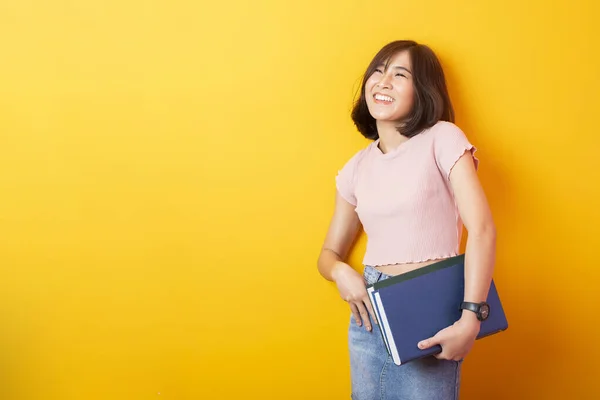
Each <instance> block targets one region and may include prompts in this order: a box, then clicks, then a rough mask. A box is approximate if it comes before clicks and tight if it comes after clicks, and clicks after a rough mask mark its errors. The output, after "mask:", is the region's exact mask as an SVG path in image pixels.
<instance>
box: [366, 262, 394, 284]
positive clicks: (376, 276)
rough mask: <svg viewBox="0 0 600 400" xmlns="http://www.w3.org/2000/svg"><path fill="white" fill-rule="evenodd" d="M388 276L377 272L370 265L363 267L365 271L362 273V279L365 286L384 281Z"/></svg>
mask: <svg viewBox="0 0 600 400" xmlns="http://www.w3.org/2000/svg"><path fill="white" fill-rule="evenodd" d="M389 277H390V275H386V274H384V273H383V272H381V271H379V270H378V269H377V268H375V267H372V266H370V265H365V270H364V272H363V278H364V279H365V282H366V284H367V285H371V284H373V283H375V282H379V281H382V280H384V279H387V278H389Z"/></svg>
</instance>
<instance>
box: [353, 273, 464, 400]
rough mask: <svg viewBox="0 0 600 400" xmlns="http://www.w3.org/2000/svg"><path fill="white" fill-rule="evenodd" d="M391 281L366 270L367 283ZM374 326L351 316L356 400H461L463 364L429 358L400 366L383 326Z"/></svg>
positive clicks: (354, 393) (387, 276) (381, 274)
mask: <svg viewBox="0 0 600 400" xmlns="http://www.w3.org/2000/svg"><path fill="white" fill-rule="evenodd" d="M387 278H389V275H386V274H383V273H381V272H379V271H378V270H377V269H375V268H373V267H370V266H366V267H365V272H364V279H365V282H366V283H367V284H371V283H374V282H378V281H381V280H384V279H387ZM371 326H372V327H373V330H372V331H371V332H369V331H367V330H366V329H365V327H364V324H363V325H362V326H358V325H357V324H356V321H354V318H353V317H351V321H350V328H349V332H348V344H349V348H350V372H351V380H352V399H353V400H456V399H458V392H459V386H460V371H461V365H462V362H460V361H448V360H438V359H437V358H435V357H425V358H422V359H418V360H414V361H411V362H408V363H406V364H403V365H400V366H398V365H396V364H394V362H393V361H392V357H391V356H389V355H388V353H387V350H386V348H385V344H384V343H383V339H382V337H381V332H379V325H376V324H374V323H373V320H371ZM423 339H426V338H423ZM415 346H416V343H415Z"/></svg>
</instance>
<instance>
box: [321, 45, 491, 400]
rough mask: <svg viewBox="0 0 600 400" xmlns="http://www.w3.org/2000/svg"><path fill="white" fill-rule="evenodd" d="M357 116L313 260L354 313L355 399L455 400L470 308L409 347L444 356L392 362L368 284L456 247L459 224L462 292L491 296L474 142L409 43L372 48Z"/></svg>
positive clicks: (427, 54) (470, 339)
mask: <svg viewBox="0 0 600 400" xmlns="http://www.w3.org/2000/svg"><path fill="white" fill-rule="evenodd" d="M352 119H353V121H354V123H355V125H356V127H357V128H358V130H359V132H360V133H361V134H362V135H364V136H365V137H367V138H368V139H372V140H373V142H371V143H370V144H369V145H368V146H367V147H366V148H364V149H362V150H360V151H359V152H358V153H356V154H355V155H354V156H353V157H352V158H351V159H350V160H349V161H348V162H347V163H346V164H345V165H344V166H343V168H342V169H341V170H340V171H339V173H338V175H337V177H336V187H337V195H336V200H335V211H334V214H333V217H332V220H331V223H330V226H329V230H328V232H327V236H326V238H325V242H324V244H323V248H322V250H321V253H320V255H319V260H318V268H319V272H320V273H321V275H322V276H323V277H324V278H325V279H328V280H330V281H333V282H335V283H336V285H337V288H338V290H339V292H340V295H341V297H342V299H343V300H344V301H346V302H348V304H349V306H350V310H351V313H352V317H351V320H350V328H349V348H350V370H351V380H352V398H353V399H355V400H373V399H386V400H388V399H410V400H419V399H423V400H446V399H456V398H457V397H458V391H459V384H460V369H461V362H462V360H463V359H464V357H465V356H466V355H467V354H468V353H469V351H470V350H471V347H472V346H473V343H474V341H475V338H476V336H477V334H478V332H479V327H480V321H479V318H478V315H477V314H476V312H473V311H471V310H463V311H462V316H461V318H460V319H459V320H458V321H456V323H454V324H453V325H452V326H449V327H447V328H445V329H443V330H441V331H440V332H438V333H437V334H436V335H435V336H433V337H431V338H423V341H421V342H419V343H415V346H417V345H418V346H419V347H420V348H421V349H424V348H428V347H431V346H433V345H436V344H439V345H441V347H442V352H441V353H439V354H437V355H436V356H435V357H433V356H432V357H426V358H422V359H419V360H416V361H412V362H409V363H407V364H404V365H401V366H397V365H395V364H393V362H392V360H391V357H390V356H388V354H387V351H386V348H385V345H384V343H383V340H382V338H381V335H380V334H379V333H377V332H374V329H379V327H377V326H376V325H374V321H376V320H375V317H374V314H373V310H372V308H371V303H370V301H369V298H368V295H367V292H366V288H365V286H366V284H370V283H373V282H376V281H379V280H382V279H386V278H388V277H390V276H393V275H398V274H402V273H405V272H408V271H411V270H414V269H417V268H421V267H424V266H426V265H430V264H432V263H435V262H439V261H441V260H443V259H446V258H450V257H453V256H456V255H458V252H459V246H460V241H461V235H462V229H463V225H464V227H465V228H466V229H467V231H468V233H469V235H468V240H467V248H466V252H465V260H464V267H465V294H464V300H465V301H468V302H472V303H476V304H479V303H481V302H484V301H485V300H486V298H487V294H488V290H489V287H490V282H491V279H492V273H493V269H494V259H495V240H496V232H495V226H494V222H493V219H492V215H491V213H490V209H489V207H488V203H487V200H486V197H485V194H484V192H483V190H482V187H481V185H480V183H479V180H478V177H477V167H478V164H479V160H478V159H477V158H476V157H475V156H474V153H475V151H476V148H475V147H474V146H473V145H472V144H471V143H470V142H469V140H468V139H467V137H466V136H465V134H464V133H463V132H462V131H461V130H460V129H459V128H458V127H457V126H456V125H454V123H453V122H454V112H453V108H452V104H451V102H450V98H449V96H448V91H447V88H446V82H445V77H444V72H443V70H442V67H441V65H440V62H439V61H438V59H437V57H436V56H435V54H434V53H433V51H432V50H431V49H430V48H429V47H427V46H424V45H422V44H418V43H416V42H413V41H404V40H403V41H395V42H392V43H389V44H388V45H386V46H385V47H383V48H382V49H381V50H380V51H379V53H377V55H376V56H375V58H374V59H373V60H372V61H371V63H370V65H369V66H368V68H367V71H366V73H365V75H364V78H363V82H362V89H361V93H360V97H359V99H358V100H357V101H356V104H355V106H354V109H353V111H352ZM361 224H362V226H363V228H364V231H365V233H366V235H367V239H368V241H367V248H366V253H365V256H364V260H363V263H364V265H365V268H364V273H363V276H361V275H360V274H359V273H358V272H356V270H354V269H353V268H352V267H350V266H349V265H348V264H346V263H345V261H344V260H345V257H346V256H347V253H348V251H349V249H350V247H351V244H352V243H353V241H354V239H355V236H356V235H357V233H358V231H359V227H360V225H361Z"/></svg>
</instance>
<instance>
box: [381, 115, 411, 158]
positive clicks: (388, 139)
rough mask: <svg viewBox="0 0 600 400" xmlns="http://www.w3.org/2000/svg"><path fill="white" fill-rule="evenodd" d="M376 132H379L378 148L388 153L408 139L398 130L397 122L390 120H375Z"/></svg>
mask: <svg viewBox="0 0 600 400" xmlns="http://www.w3.org/2000/svg"><path fill="white" fill-rule="evenodd" d="M377 133H378V134H379V148H380V149H381V151H382V152H384V153H388V152H390V151H392V150H394V149H395V148H397V147H398V146H400V145H401V144H402V143H404V142H405V141H407V140H408V138H407V137H406V136H402V135H401V134H400V133H399V132H398V123H397V122H392V121H377Z"/></svg>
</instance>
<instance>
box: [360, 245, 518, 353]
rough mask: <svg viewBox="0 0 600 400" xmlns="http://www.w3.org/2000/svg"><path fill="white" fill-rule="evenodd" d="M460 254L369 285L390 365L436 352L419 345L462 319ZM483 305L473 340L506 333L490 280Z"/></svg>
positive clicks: (435, 347)
mask: <svg viewBox="0 0 600 400" xmlns="http://www.w3.org/2000/svg"><path fill="white" fill-rule="evenodd" d="M464 257H465V256H464V254H461V255H459V256H455V257H451V258H448V259H445V260H443V261H439V262H437V263H434V264H431V265H428V266H426V267H422V268H419V269H417V270H414V271H410V272H407V273H405V274H401V275H397V276H394V277H391V278H388V279H385V280H383V281H380V282H376V283H374V284H371V285H368V286H367V293H368V294H369V298H370V299H371V304H372V305H373V310H374V311H375V317H376V318H377V323H378V324H379V330H380V332H381V335H382V340H383V342H384V343H385V346H386V348H387V351H388V353H389V354H390V355H391V356H392V359H393V361H394V364H396V365H401V364H405V363H407V362H409V361H412V360H415V359H418V358H421V357H426V356H430V355H433V354H437V353H440V352H441V351H442V348H441V346H439V345H436V346H433V347H431V348H429V349H425V350H421V349H419V348H418V347H417V344H418V343H419V342H420V341H421V340H423V339H427V338H430V337H432V336H434V335H435V334H436V333H437V332H439V331H440V330H442V329H444V328H446V327H448V326H451V325H452V324H454V323H455V322H456V321H457V320H459V319H460V317H461V315H462V310H461V309H460V305H461V303H462V302H463V300H464V287H465V279H464V269H465V265H464ZM487 303H488V304H489V306H490V314H489V317H488V318H487V319H486V320H485V321H482V322H481V328H480V331H479V335H478V336H477V339H480V338H483V337H486V336H489V335H492V334H494V333H497V332H501V331H504V330H506V329H507V328H508V322H507V320H506V315H505V314H504V309H503V308H502V303H501V302H500V297H499V296H498V291H497V290H496V285H495V284H494V281H493V280H492V282H491V285H490V290H489V293H488V298H487Z"/></svg>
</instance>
